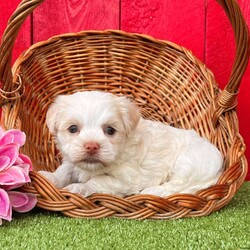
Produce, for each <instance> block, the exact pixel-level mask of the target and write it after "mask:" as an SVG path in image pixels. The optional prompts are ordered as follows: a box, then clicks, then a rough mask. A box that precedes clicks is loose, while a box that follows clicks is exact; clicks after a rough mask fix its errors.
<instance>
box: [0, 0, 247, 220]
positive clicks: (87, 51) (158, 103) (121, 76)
mask: <svg viewBox="0 0 250 250" xmlns="http://www.w3.org/2000/svg"><path fill="white" fill-rule="evenodd" d="M42 2H43V0H23V1H22V2H21V4H20V5H19V6H18V7H17V10H16V11H15V13H14V14H13V15H12V17H11V18H10V20H9V23H8V26H7V28H6V30H5V33H4V35H3V39H2V44H1V47H0V80H1V81H2V89H1V91H0V94H1V101H2V106H3V114H2V124H3V125H4V126H5V127H6V129H9V128H19V129H21V130H23V131H24V132H25V133H26V135H27V141H26V144H25V146H24V148H23V153H25V154H27V155H28V156H29V157H30V158H31V159H32V161H33V164H34V171H33V172H31V179H32V182H31V184H30V185H26V186H25V187H24V190H25V191H27V192H30V193H34V194H35V195H37V198H38V203H37V206H38V207H41V208H44V209H46V210H52V211H61V212H62V213H63V214H65V215H67V216H70V217H86V218H103V217H109V216H115V217H123V218H133V219H135V218H137V219H144V218H152V219H167V218H181V217H192V216H204V215H208V214H210V213H211V212H213V211H216V210H218V209H220V208H222V207H223V206H224V205H225V204H227V203H228V202H229V201H230V200H231V199H232V197H233V196H234V195H235V193H236V191H237V190H238V189H239V187H240V186H241V184H242V182H243V181H244V179H245V176H246V173H247V161H246V158H245V156H244V151H245V145H244V142H243V139H242V137H241V136H240V134H239V129H238V120H237V115H236V111H235V107H236V106H237V94H238V88H239V85H240V80H241V78H242V75H243V73H244V71H245V68H246V65H247V62H248V29H247V26H246V23H245V21H244V19H243V17H242V14H241V11H240V9H239V7H238V4H237V2H236V0H218V2H219V3H220V4H221V5H222V6H223V8H224V10H225V11H226V13H227V15H228V17H229V19H230V21H231V23H232V26H233V29H234V32H235V37H236V43H237V52H236V59H235V63H234V66H233V69H232V74H231V76H230V79H229V82H228V84H227V86H226V87H225V89H224V90H220V89H219V88H218V85H217V83H216V81H215V79H214V76H213V74H212V73H211V72H210V71H209V70H208V69H207V68H206V67H205V65H204V64H203V63H201V62H200V61H199V60H198V59H197V58H196V57H194V56H193V55H192V53H191V52H190V51H188V50H187V49H185V48H183V47H180V46H178V45H176V44H173V43H170V42H166V41H160V40H157V39H154V38H152V37H149V36H146V35H138V34H131V33H126V32H122V31H114V30H107V31H84V32H80V33H76V34H75V33H74V34H64V35H60V36H56V37H52V38H50V39H49V40H48V41H44V42H40V43H37V44H34V45H33V46H31V47H30V48H29V49H28V50H27V51H25V52H24V53H23V54H22V55H21V56H20V57H19V58H18V60H17V61H16V62H15V65H14V67H13V69H11V57H12V49H13V44H14V42H15V39H16V36H17V33H18V31H19V29H20V27H21V25H22V23H23V22H24V21H25V19H26V18H27V17H28V15H30V13H31V12H32V11H33V10H34V9H35V8H36V7H37V6H38V5H39V4H40V3H42ZM12 72H13V73H12ZM79 90H82V91H83V90H102V91H109V92H112V93H114V94H118V95H126V96H129V97H131V98H132V99H133V100H134V101H135V102H136V103H137V104H138V105H139V106H140V107H141V110H142V114H143V116H144V117H147V118H150V119H156V120H160V121H163V122H166V123H167V124H170V125H173V126H175V127H181V128H187V129H189V128H194V129H195V130H196V131H197V132H198V133H199V134H200V135H202V136H204V137H206V138H208V139H209V140H210V141H211V142H212V143H214V144H215V145H217V146H218V148H219V149H220V151H221V152H222V153H223V155H224V156H225V171H224V172H223V174H222V176H221V178H220V179H219V181H218V182H217V184H216V185H214V186H212V187H210V188H208V189H206V190H200V191H199V192H197V193H196V194H195V195H189V194H178V195H172V196H169V197H166V198H159V197H156V196H152V195H133V196H129V197H126V198H121V197H117V196H113V195H107V194H93V195H91V196H90V197H88V198H84V197H82V196H81V195H78V194H72V193H69V192H66V191H64V190H58V189H57V188H55V187H54V186H53V185H52V184H51V183H49V181H47V180H46V179H45V178H44V177H42V176H41V175H40V174H38V173H37V172H36V171H38V170H47V171H54V170H55V169H56V167H57V166H58V165H59V164H60V160H59V157H58V155H57V153H56V149H55V145H54V141H53V139H52V137H51V135H50V133H49V131H48V129H47V128H46V125H45V114H46V111H47V109H48V106H49V105H50V103H51V102H52V101H53V99H54V98H55V97H56V96H57V95H58V94H68V93H74V92H77V91H79Z"/></svg>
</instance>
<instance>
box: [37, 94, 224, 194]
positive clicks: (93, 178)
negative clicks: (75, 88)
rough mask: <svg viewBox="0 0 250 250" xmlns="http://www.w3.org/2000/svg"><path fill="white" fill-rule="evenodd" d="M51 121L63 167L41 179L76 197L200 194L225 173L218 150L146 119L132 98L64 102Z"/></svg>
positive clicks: (52, 112)
mask: <svg viewBox="0 0 250 250" xmlns="http://www.w3.org/2000/svg"><path fill="white" fill-rule="evenodd" d="M46 120H47V125H48V127H49V130H50V131H51V133H53V134H54V135H55V138H56V143H57V147H58V149H59V150H60V151H61V153H62V155H63V162H62V165H60V166H59V167H58V168H57V170H56V171H55V172H54V173H50V172H46V171H40V173H41V174H43V175H44V176H46V177H47V178H48V179H49V180H50V181H51V182H52V183H54V185H55V186H56V187H57V188H65V189H67V190H69V191H70V192H73V193H80V194H82V195H84V196H89V195H91V194H93V193H107V194H115V195H119V196H127V195H131V194H139V193H143V194H154V195H158V196H167V195H170V194H174V193H194V192H196V191H198V190H200V189H204V188H207V187H209V186H210V185H213V184H215V183H216V181H217V179H218V177H219V175H220V173H221V170H222V163H223V158H222V156H221V154H220V152H219V150H218V149H217V148H216V147H215V146H214V145H212V144H211V143H209V142H208V141H207V140H206V139H203V138H201V137H200V136H198V134H197V133H196V132H195V131H193V130H184V129H177V128H173V127H170V126H168V125H165V124H163V123H160V122H155V121H150V120H145V119H143V118H142V117H141V115H140V112H139V109H138V108H137V107H136V106H135V105H134V104H133V103H132V102H130V101H129V100H128V99H127V98H126V97H118V96H115V95H113V94H110V93H104V92H98V91H86V92H78V93H75V94H73V95H65V96H63V95H62V96H58V97H57V98H56V99H55V101H54V103H53V104H52V105H51V106H50V108H49V110H48V113H47V118H46Z"/></svg>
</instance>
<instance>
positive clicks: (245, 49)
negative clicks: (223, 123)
mask: <svg viewBox="0 0 250 250" xmlns="http://www.w3.org/2000/svg"><path fill="white" fill-rule="evenodd" d="M217 1H218V2H219V3H220V4H221V6H222V7H223V9H224V11H225V12H226V14H227V16H228V18H229V21H230V22H231V25H232V27H233V30H234V36H235V40H236V55H235V59H234V64H233V68H232V72H231V75H230V77H229V80H228V83H227V85H226V87H225V88H224V89H223V91H222V92H221V94H220V95H219V98H218V100H217V103H216V106H215V113H214V116H213V124H214V126H216V124H217V122H218V119H219V117H220V115H221V114H222V113H224V112H226V111H229V110H231V109H234V108H235V107H236V106H237V96H238V93H239V87H240V83H241V79H242V77H243V74H244V72H245V70H246V67H247V64H248V60H249V33H248V27H247V24H246V21H245V19H244V17H243V15H242V12H241V10H240V7H239V5H238V3H237V0H217Z"/></svg>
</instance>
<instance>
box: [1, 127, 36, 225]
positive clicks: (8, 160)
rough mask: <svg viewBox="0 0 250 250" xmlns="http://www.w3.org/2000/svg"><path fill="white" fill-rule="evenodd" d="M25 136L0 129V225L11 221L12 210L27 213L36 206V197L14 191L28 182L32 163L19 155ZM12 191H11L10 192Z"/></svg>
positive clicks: (21, 133) (19, 132)
mask: <svg viewBox="0 0 250 250" xmlns="http://www.w3.org/2000/svg"><path fill="white" fill-rule="evenodd" d="M25 140H26V136H25V134H24V133H23V132H21V131H20V130H17V129H11V130H8V131H6V132H3V131H2V130H1V129H0V225H1V223H2V219H4V220H8V221H10V220H11V216H12V209H13V210H15V211H17V212H21V213H23V212H28V211H29V210H31V209H32V208H33V207H34V206H35V205H36V202H37V200H36V197H35V196H34V195H32V194H25V193H21V192H19V191H14V189H16V188H19V187H21V186H22V185H24V184H25V183H28V182H30V177H29V171H31V170H32V163H31V160H30V159H29V157H28V156H26V155H23V154H19V149H20V147H22V146H23V145H24V143H25ZM12 190H13V191H12Z"/></svg>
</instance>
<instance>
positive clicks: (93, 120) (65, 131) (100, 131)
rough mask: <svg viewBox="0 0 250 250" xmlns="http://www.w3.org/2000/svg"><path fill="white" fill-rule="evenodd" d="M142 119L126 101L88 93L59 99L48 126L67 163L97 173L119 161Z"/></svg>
mask: <svg viewBox="0 0 250 250" xmlns="http://www.w3.org/2000/svg"><path fill="white" fill-rule="evenodd" d="M140 118H141V116H140V112H139V109H138V108H137V107H136V106H135V105H134V104H133V103H131V102H130V101H129V100H128V99H127V98H126V97H117V96H115V95H113V94H110V93H104V92H98V91H85V92H78V93H75V94H73V95H62V96H58V97H57V98H56V99H55V101H54V103H53V104H52V105H51V106H50V107H49V110H48V112H47V116H46V122H47V126H48V128H49V130H50V132H51V133H53V134H54V135H55V138H56V142H57V147H58V149H59V150H60V151H61V152H62V154H63V157H64V158H65V159H67V160H68V161H70V162H73V163H74V164H77V165H78V166H80V167H82V168H84V169H88V170H97V169H99V168H102V167H105V166H109V165H110V164H111V163H113V162H115V161H116V160H118V159H119V156H120V155H121V153H122V151H123V149H124V145H125V143H126V139H127V137H128V136H129V135H130V134H131V133H132V132H133V130H134V129H135V127H136V126H137V124H138V122H139V120H140Z"/></svg>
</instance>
